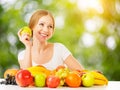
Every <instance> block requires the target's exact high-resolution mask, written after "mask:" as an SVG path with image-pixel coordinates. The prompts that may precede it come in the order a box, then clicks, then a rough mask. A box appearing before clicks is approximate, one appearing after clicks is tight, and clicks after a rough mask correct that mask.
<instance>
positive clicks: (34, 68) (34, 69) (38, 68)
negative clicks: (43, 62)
mask: <svg viewBox="0 0 120 90" xmlns="http://www.w3.org/2000/svg"><path fill="white" fill-rule="evenodd" d="M27 70H28V71H30V73H31V74H32V76H34V77H35V75H37V74H41V72H42V73H44V74H46V77H47V76H48V75H50V73H51V71H50V70H48V69H47V68H45V67H44V66H40V65H39V66H32V67H29V68H27Z"/></svg>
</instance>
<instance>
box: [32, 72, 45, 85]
mask: <svg viewBox="0 0 120 90" xmlns="http://www.w3.org/2000/svg"><path fill="white" fill-rule="evenodd" d="M34 81H35V86H37V87H44V86H45V84H46V83H45V81H46V75H45V74H44V73H41V74H37V75H36V76H35V80H34Z"/></svg>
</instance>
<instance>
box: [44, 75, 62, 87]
mask: <svg viewBox="0 0 120 90" xmlns="http://www.w3.org/2000/svg"><path fill="white" fill-rule="evenodd" d="M59 84H60V78H59V77H57V76H55V75H50V76H48V77H47V79H46V85H47V86H48V87H49V88H56V87H58V86H59Z"/></svg>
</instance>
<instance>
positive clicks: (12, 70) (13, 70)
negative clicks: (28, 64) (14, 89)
mask: <svg viewBox="0 0 120 90" xmlns="http://www.w3.org/2000/svg"><path fill="white" fill-rule="evenodd" d="M18 71H19V70H18V69H7V70H6V71H5V72H4V78H6V77H7V75H8V74H9V76H15V74H16V73H17V72H18Z"/></svg>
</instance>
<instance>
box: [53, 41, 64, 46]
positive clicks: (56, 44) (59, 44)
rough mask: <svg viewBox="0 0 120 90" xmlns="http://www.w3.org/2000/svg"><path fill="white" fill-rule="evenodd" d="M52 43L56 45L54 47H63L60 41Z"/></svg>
mask: <svg viewBox="0 0 120 90" xmlns="http://www.w3.org/2000/svg"><path fill="white" fill-rule="evenodd" d="M54 45H55V46H56V47H63V46H64V45H63V44H62V43H58V42H57V43H54Z"/></svg>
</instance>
